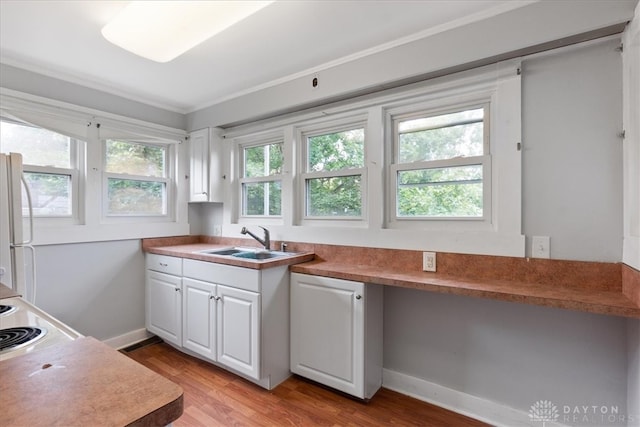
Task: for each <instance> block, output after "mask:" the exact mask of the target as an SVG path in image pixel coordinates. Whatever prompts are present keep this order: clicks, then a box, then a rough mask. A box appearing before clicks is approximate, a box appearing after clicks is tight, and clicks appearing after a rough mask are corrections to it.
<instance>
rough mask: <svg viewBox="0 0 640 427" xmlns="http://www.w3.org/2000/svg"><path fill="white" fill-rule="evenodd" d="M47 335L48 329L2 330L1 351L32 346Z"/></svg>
mask: <svg viewBox="0 0 640 427" xmlns="http://www.w3.org/2000/svg"><path fill="white" fill-rule="evenodd" d="M46 334H47V330H46V329H44V328H37V327H33V326H20V327H17V328H7V329H0V351H5V350H14V349H16V348H18V347H22V346H25V345H27V344H31V343H33V342H34V341H37V340H39V339H40V338H42V337H44V336H45V335H46Z"/></svg>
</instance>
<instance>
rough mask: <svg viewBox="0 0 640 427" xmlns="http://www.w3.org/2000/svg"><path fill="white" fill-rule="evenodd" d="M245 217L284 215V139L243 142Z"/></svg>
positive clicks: (243, 210)
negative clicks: (249, 143)
mask: <svg viewBox="0 0 640 427" xmlns="http://www.w3.org/2000/svg"><path fill="white" fill-rule="evenodd" d="M240 159H241V175H240V193H241V200H242V203H241V213H242V216H243V217H280V216H282V164H283V159H284V155H283V141H282V140H281V139H278V140H273V141H262V142H260V143H257V144H251V145H240Z"/></svg>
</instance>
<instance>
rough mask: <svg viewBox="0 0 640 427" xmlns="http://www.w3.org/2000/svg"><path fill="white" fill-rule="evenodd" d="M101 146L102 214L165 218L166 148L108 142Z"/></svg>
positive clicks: (108, 215) (166, 192)
mask: <svg viewBox="0 0 640 427" xmlns="http://www.w3.org/2000/svg"><path fill="white" fill-rule="evenodd" d="M104 147H105V151H104V171H105V173H104V194H103V200H104V214H105V215H106V216H107V217H132V216H146V217H148V216H153V217H161V216H168V210H169V206H170V203H169V198H170V197H169V195H170V182H171V181H170V179H169V164H170V162H169V147H168V146H167V145H152V144H146V143H144V144H143V143H138V142H132V141H121V140H111V139H108V140H106V141H105V144H104Z"/></svg>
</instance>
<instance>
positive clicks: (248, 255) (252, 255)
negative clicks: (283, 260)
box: [232, 251, 293, 260]
mask: <svg viewBox="0 0 640 427" xmlns="http://www.w3.org/2000/svg"><path fill="white" fill-rule="evenodd" d="M286 255H293V254H292V253H290V252H276V251H270V252H237V253H234V254H232V256H234V257H236V258H244V259H257V260H260V259H271V258H278V257H281V256H286Z"/></svg>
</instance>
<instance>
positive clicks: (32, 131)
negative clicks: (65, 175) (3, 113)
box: [0, 121, 71, 169]
mask: <svg viewBox="0 0 640 427" xmlns="http://www.w3.org/2000/svg"><path fill="white" fill-rule="evenodd" d="M0 151H2V152H3V153H10V152H13V153H21V154H22V162H23V163H24V164H27V165H35V166H53V167H56V168H65V169H69V168H71V142H70V138H69V137H68V136H64V135H60V134H58V133H55V132H51V131H49V130H46V129H41V128H36V127H31V126H25V125H21V124H16V123H9V122H5V121H2V122H0Z"/></svg>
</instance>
